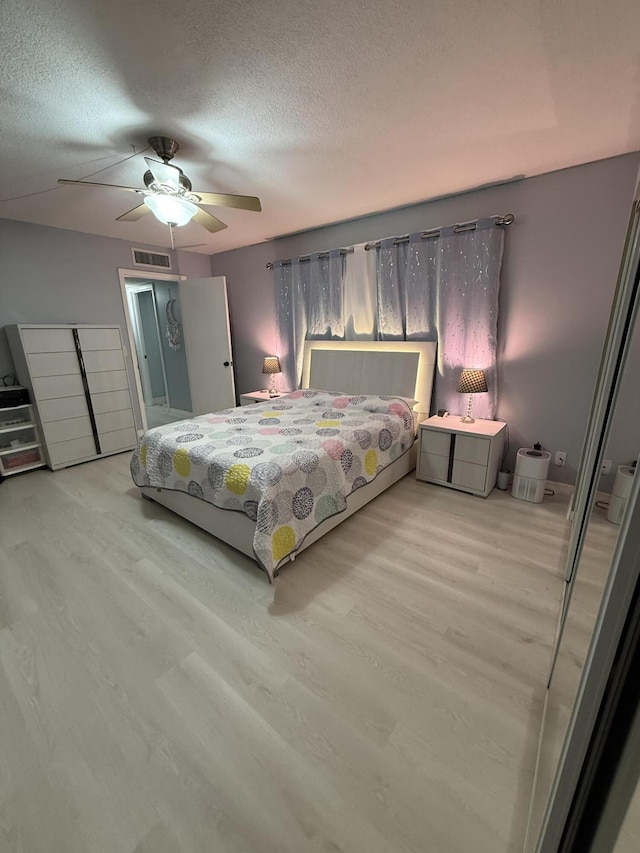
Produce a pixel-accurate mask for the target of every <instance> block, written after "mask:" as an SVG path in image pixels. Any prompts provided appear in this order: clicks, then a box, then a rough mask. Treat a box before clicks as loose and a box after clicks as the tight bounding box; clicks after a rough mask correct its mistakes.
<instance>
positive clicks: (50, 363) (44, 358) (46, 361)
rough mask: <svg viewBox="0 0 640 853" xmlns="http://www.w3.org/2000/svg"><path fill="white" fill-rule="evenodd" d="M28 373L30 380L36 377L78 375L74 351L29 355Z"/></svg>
mask: <svg viewBox="0 0 640 853" xmlns="http://www.w3.org/2000/svg"><path fill="white" fill-rule="evenodd" d="M29 371H30V373H31V376H32V378H34V379H35V378H36V377H38V376H63V375H64V374H65V373H80V364H79V362H78V355H77V353H76V351H75V350H74V351H73V352H55V353H51V352H46V353H45V352H38V353H31V355H29Z"/></svg>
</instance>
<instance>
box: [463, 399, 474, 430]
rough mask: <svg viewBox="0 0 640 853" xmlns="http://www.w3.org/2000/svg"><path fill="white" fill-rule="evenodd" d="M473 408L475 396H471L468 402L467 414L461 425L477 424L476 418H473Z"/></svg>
mask: <svg viewBox="0 0 640 853" xmlns="http://www.w3.org/2000/svg"><path fill="white" fill-rule="evenodd" d="M472 406H473V394H469V399H468V401H467V413H466V415H463V417H461V418H460V421H461V423H463V424H474V423H475V422H476V419H475V418H472V417H471V407H472Z"/></svg>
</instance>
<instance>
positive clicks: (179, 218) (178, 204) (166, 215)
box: [144, 195, 198, 225]
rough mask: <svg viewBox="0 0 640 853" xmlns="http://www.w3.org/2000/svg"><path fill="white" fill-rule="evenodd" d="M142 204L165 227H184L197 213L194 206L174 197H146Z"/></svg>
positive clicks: (183, 199)
mask: <svg viewBox="0 0 640 853" xmlns="http://www.w3.org/2000/svg"><path fill="white" fill-rule="evenodd" d="M144 203H145V204H146V205H147V207H148V208H149V209H150V210H151V211H152V212H153V215H154V216H155V217H156V219H159V220H160V222H164V223H165V225H186V224H187V222H189V221H190V220H191V218H192V217H194V216H195V215H196V213H197V212H198V208H197V207H196V206H195V204H192V203H191V202H190V201H187V200H186V199H185V198H178V197H177V196H175V195H148V196H146V198H145V200H144Z"/></svg>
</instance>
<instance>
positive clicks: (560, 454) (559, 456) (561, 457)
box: [554, 450, 567, 468]
mask: <svg viewBox="0 0 640 853" xmlns="http://www.w3.org/2000/svg"><path fill="white" fill-rule="evenodd" d="M566 461H567V454H566V453H565V451H564V450H557V451H556V458H555V459H554V463H555V464H556V465H557V466H558V468H562V466H563V465H564V463H565V462H566Z"/></svg>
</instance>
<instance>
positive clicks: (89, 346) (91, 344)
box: [78, 329, 122, 353]
mask: <svg viewBox="0 0 640 853" xmlns="http://www.w3.org/2000/svg"><path fill="white" fill-rule="evenodd" d="M78 337H79V338H80V346H81V347H82V352H83V353H87V352H89V351H90V350H110V349H111V350H113V349H117V350H119V349H122V341H121V340H120V329H78Z"/></svg>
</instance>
